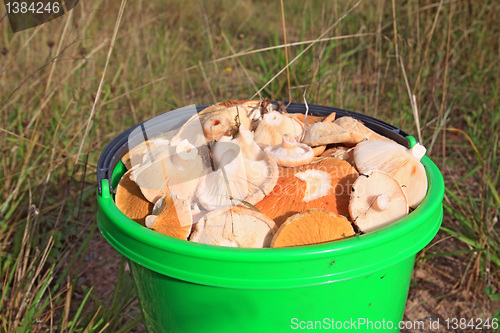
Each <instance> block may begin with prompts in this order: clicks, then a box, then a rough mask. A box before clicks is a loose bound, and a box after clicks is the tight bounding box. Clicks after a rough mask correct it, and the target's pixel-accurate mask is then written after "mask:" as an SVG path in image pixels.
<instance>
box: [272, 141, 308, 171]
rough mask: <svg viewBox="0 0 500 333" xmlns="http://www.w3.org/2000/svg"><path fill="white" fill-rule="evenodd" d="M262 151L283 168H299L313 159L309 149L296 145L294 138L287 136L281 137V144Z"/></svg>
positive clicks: (303, 145)
mask: <svg viewBox="0 0 500 333" xmlns="http://www.w3.org/2000/svg"><path fill="white" fill-rule="evenodd" d="M264 151H265V153H266V154H268V155H271V156H273V157H274V158H275V159H276V163H277V164H278V165H279V166H284V167H299V166H302V165H305V164H308V163H309V162H311V161H312V160H313V158H314V151H313V150H312V148H311V147H309V146H308V145H306V144H303V143H298V142H297V140H296V139H295V138H294V137H292V136H289V135H287V134H285V135H283V141H282V142H281V144H279V145H276V146H270V147H267V148H266V149H265V150H264Z"/></svg>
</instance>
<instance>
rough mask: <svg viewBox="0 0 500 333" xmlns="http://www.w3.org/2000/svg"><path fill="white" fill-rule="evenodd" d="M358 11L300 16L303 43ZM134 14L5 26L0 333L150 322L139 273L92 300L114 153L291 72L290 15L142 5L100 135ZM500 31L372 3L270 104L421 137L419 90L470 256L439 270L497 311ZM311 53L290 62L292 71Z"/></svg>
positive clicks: (492, 17) (482, 16) (427, 7)
mask: <svg viewBox="0 0 500 333" xmlns="http://www.w3.org/2000/svg"><path fill="white" fill-rule="evenodd" d="M353 4H354V2H352V1H351V2H348V1H338V2H337V1H310V2H309V1H306V2H304V1H298V0H293V1H291V0H290V1H286V2H285V17H286V30H287V40H288V42H289V43H294V42H307V41H313V40H314V39H316V38H317V37H318V36H320V35H321V34H322V33H323V32H324V31H325V30H326V29H328V28H329V27H331V26H332V25H334V24H335V22H336V21H337V20H338V19H339V18H340V17H341V15H342V14H343V13H344V12H345V11H346V10H347V9H348V8H349V7H351V6H352V5H353ZM393 4H395V6H396V7H395V8H394V11H393V7H392V6H393ZM119 6H120V5H119V2H116V1H115V2H112V1H102V0H95V1H80V3H79V4H78V6H77V7H76V8H75V10H74V11H73V12H72V16H71V17H70V16H69V15H66V16H64V17H62V18H59V19H57V20H55V21H53V22H51V23H49V24H45V25H43V26H41V27H39V28H35V29H30V30H27V31H24V32H20V33H16V34H12V32H11V31H10V28H9V27H8V21H7V19H6V18H5V17H4V19H3V20H2V21H1V22H0V38H1V39H0V50H1V49H3V51H2V53H0V87H1V88H0V110H1V112H0V143H1V151H2V159H1V160H0V188H1V190H2V191H1V194H0V197H1V200H0V235H1V237H0V282H1V283H2V298H1V301H0V323H1V324H0V331H5V332H23V331H26V332H27V331H54V332H55V331H57V332H100V331H102V330H106V331H112V332H117V331H119V329H121V331H123V332H126V331H129V330H130V329H132V328H133V327H134V326H135V325H136V324H137V323H138V322H139V321H140V320H141V317H140V314H139V313H138V312H137V306H136V305H135V303H134V302H133V300H134V295H133V293H130V292H129V291H130V290H131V288H130V286H131V281H130V277H129V275H127V274H126V273H124V271H123V266H122V270H120V274H119V276H118V277H117V278H118V284H117V286H116V289H115V290H114V291H113V292H112V293H111V294H110V296H109V297H108V298H106V299H103V298H102V297H101V295H97V294H96V292H95V291H94V290H93V289H92V286H90V285H86V284H81V283H79V282H78V280H79V277H81V276H83V274H84V273H82V267H83V265H84V261H83V258H84V253H85V252H86V250H87V246H88V242H89V240H90V238H91V237H95V236H94V233H95V231H96V223H95V215H96V210H97V209H96V202H95V201H96V200H95V166H96V163H97V159H98V157H99V154H100V152H101V151H102V149H103V148H104V146H105V145H106V144H107V143H108V142H109V141H110V140H111V139H112V138H113V137H115V136H116V135H117V134H119V133H120V132H121V131H123V130H124V129H126V128H128V127H130V126H131V125H133V124H135V123H137V122H139V121H142V120H145V119H148V118H150V117H152V116H154V115H157V114H159V113H161V112H164V111H168V110H171V109H174V108H177V107H181V106H184V105H188V104H192V103H195V104H198V105H200V104H206V103H211V102H215V101H220V100H225V99H245V98H250V97H251V96H252V95H253V94H254V93H255V92H256V90H257V89H256V87H257V88H261V87H262V86H264V84H266V83H267V82H268V81H269V80H270V79H271V78H272V77H273V76H274V75H275V74H276V73H277V72H279V71H280V70H281V69H282V68H284V66H286V57H285V49H284V48H275V49H272V50H264V51H259V52H254V51H255V50H259V49H262V48H266V47H269V46H278V45H282V44H283V29H282V25H281V12H280V5H279V2H265V1H255V2H246V1H239V2H235V1H229V0H220V1H217V2H205V3H202V2H195V1H188V2H184V1H180V0H177V1H128V2H127V3H126V7H125V10H124V14H123V18H122V22H121V25H120V27H119V29H118V33H117V36H116V42H115V44H114V46H113V52H112V55H111V58H110V61H109V65H108V68H107V71H106V73H105V78H104V81H103V82H104V84H103V90H102V94H101V96H100V100H99V102H98V104H97V108H96V112H95V115H94V116H93V119H91V120H92V122H91V126H90V128H89V131H88V132H87V134H85V133H86V132H85V129H86V125H87V121H88V120H89V117H90V115H91V113H90V110H91V109H92V105H93V100H94V97H95V94H96V92H97V90H98V85H99V82H100V80H101V77H102V75H103V70H104V67H105V63H106V57H107V51H108V48H109V43H110V41H111V39H112V36H113V28H114V25H115V21H116V19H117V16H118V12H119ZM2 16H3V15H2ZM499 18H500V6H499V5H498V4H497V3H496V2H495V1H457V2H448V1H441V2H439V1H437V2H431V1H416V0H410V1H406V2H401V1H394V2H391V1H385V2H373V1H372V2H369V1H365V2H363V3H361V5H360V6H359V7H357V8H356V9H355V10H353V12H351V13H350V14H349V15H348V16H347V17H346V18H345V19H343V20H342V21H341V22H340V23H339V24H338V25H337V26H336V27H334V28H333V29H332V31H331V32H330V33H328V34H327V35H326V36H325V37H327V38H330V37H339V36H350V37H348V38H347V37H346V38H343V39H335V40H325V41H321V42H317V43H316V44H315V45H314V46H313V47H312V48H310V49H309V50H308V51H307V52H306V53H304V55H303V56H302V57H301V58H300V59H298V60H297V61H296V62H295V63H294V64H292V65H291V66H290V87H289V84H288V82H287V76H286V71H285V72H284V73H283V74H282V75H280V76H279V77H277V78H276V79H275V80H274V81H272V82H271V83H270V84H269V85H268V86H267V87H266V88H265V89H264V90H263V91H262V93H261V95H262V97H263V98H273V99H288V96H289V88H290V92H291V96H292V100H293V101H295V102H302V95H303V92H304V86H308V90H307V100H308V103H315V104H325V105H332V106H336V107H341V108H345V109H349V110H355V111H358V112H363V113H366V114H368V115H372V116H376V117H378V118H380V119H382V120H385V121H388V122H390V123H392V124H394V125H396V126H399V127H401V128H403V129H404V130H405V131H407V132H409V133H412V134H414V135H415V136H418V131H417V126H416V121H415V113H414V111H415V112H416V111H417V110H413V109H412V104H411V102H410V97H409V95H408V88H409V90H410V91H411V94H414V95H415V100H416V106H417V107H418V114H417V117H418V120H419V123H420V128H421V137H422V141H423V144H424V145H425V146H426V147H427V148H428V149H429V154H430V156H431V158H432V159H433V160H434V161H436V162H437V164H438V165H439V167H440V168H441V170H442V172H443V174H444V176H445V180H446V186H447V190H446V198H445V203H444V207H445V213H446V217H445V221H444V225H443V228H442V231H441V234H442V235H451V236H452V237H454V238H455V239H457V240H458V241H459V243H458V244H459V247H458V248H452V249H445V248H443V249H442V250H440V249H439V247H435V248H431V249H430V250H429V251H427V252H426V253H425V255H424V256H423V258H426V259H425V260H433V257H452V256H459V258H463V260H464V261H465V262H467V266H466V267H467V269H466V270H465V272H462V273H461V274H462V276H460V277H459V278H460V280H461V281H462V282H461V284H460V286H459V288H462V289H464V290H466V289H467V290H471V291H473V292H475V293H484V290H485V288H490V287H491V288H494V289H487V290H488V293H489V294H488V295H490V296H491V295H495V292H493V291H492V290H499V289H500V285H499V274H500V272H499V267H500V258H499V255H498V253H499V251H498V250H499V247H500V235H499V232H498V230H499V229H498V215H499V207H500V200H499V191H500V190H499V189H500V183H499V177H500V168H499V167H498V165H499V164H500V158H499V155H500V147H499V138H498V135H499V134H498V133H500V103H499V99H500V97H499V94H500V93H499V91H500V70H499V68H500V54H499V52H498V50H499V48H500V45H499V39H498V36H499V35H500V28H499V27H498V24H497V22H498V19H499ZM68 19H70V21H68V25H67V29H66V30H65V29H64V27H65V24H66V22H67V20H68ZM308 45H309V44H308V43H304V44H301V45H296V46H290V47H288V52H289V60H290V61H291V60H292V59H294V58H295V57H296V56H297V55H299V54H300V53H301V52H302V51H303V50H305V49H306V48H307V47H308ZM250 51H252V52H250ZM234 54H236V55H237V56H233V55H234ZM231 56H233V57H231ZM224 57H229V58H227V59H225V60H221V58H224ZM405 76H406V79H407V80H408V86H407V85H406V81H405ZM81 145H82V148H83V150H82V151H81V154H80V155H78V152H79V148H80V146H81ZM436 251H437V252H436ZM492 298H494V297H492ZM492 302H493V300H492ZM123 313H126V314H128V315H126V316H123ZM122 318H124V319H122Z"/></svg>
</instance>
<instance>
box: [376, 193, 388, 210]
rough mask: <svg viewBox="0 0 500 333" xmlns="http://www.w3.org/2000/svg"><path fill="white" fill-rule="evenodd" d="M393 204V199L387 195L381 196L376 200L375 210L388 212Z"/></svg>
mask: <svg viewBox="0 0 500 333" xmlns="http://www.w3.org/2000/svg"><path fill="white" fill-rule="evenodd" d="M390 203H391V198H389V196H388V195H387V194H380V195H378V196H377V198H376V199H375V202H374V203H373V206H374V208H376V209H377V210H380V211H382V210H386V209H387V208H389V205H390Z"/></svg>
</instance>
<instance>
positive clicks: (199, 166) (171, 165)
mask: <svg viewBox="0 0 500 333" xmlns="http://www.w3.org/2000/svg"><path fill="white" fill-rule="evenodd" d="M172 149H174V152H173V153H172V150H169V151H165V152H162V153H161V154H158V155H156V156H155V158H154V159H149V160H147V161H146V162H145V163H144V164H143V165H141V166H140V167H139V168H137V169H136V170H134V171H133V172H132V178H133V180H134V181H135V182H136V183H137V185H138V186H139V187H140V189H141V192H142V193H143V194H144V197H146V199H147V200H148V201H150V202H156V201H157V200H158V199H159V198H161V197H163V196H165V195H167V194H168V193H176V194H177V195H178V196H179V197H181V198H183V199H188V201H191V200H192V199H193V194H194V192H195V189H196V187H197V186H198V182H199V178H200V177H201V175H202V174H203V173H204V171H205V165H204V163H203V160H202V158H201V156H200V155H199V154H198V150H197V149H196V147H194V146H193V145H191V144H190V143H189V142H188V141H187V140H182V141H181V142H179V144H178V145H177V146H175V147H174V148H172Z"/></svg>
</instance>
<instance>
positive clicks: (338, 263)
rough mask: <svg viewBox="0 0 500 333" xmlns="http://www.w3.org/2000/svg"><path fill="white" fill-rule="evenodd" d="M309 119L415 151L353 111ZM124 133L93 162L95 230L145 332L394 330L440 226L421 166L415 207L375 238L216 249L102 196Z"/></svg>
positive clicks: (432, 183) (437, 178) (431, 167)
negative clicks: (132, 215)
mask: <svg viewBox="0 0 500 333" xmlns="http://www.w3.org/2000/svg"><path fill="white" fill-rule="evenodd" d="M201 108H202V107H200V109H201ZM288 110H289V112H304V111H305V106H304V105H303V104H294V103H292V104H291V105H290V106H289V108H288ZM309 112H310V114H316V115H326V114H329V113H331V112H337V115H338V116H344V115H349V116H351V117H354V118H358V119H361V120H362V121H363V122H364V123H365V124H366V125H367V126H368V127H370V128H372V129H374V130H375V131H377V132H379V133H381V134H383V135H385V136H388V137H390V138H392V139H394V140H396V141H397V142H399V143H401V144H404V145H406V146H407V147H410V146H413V145H414V144H415V139H413V137H410V136H408V135H407V134H406V133H405V132H403V131H401V130H399V129H397V128H395V127H394V126H392V125H389V124H387V123H384V122H381V121H379V120H377V119H374V118H371V117H367V116H364V115H361V114H358V113H355V112H350V111H344V110H340V109H336V108H330V107H324V106H317V105H309ZM136 126H140V124H138V125H136ZM134 128H136V127H134ZM131 130H133V128H131V129H129V130H127V131H125V132H124V133H122V134H121V135H120V136H119V137H117V138H115V139H114V140H113V141H112V142H111V143H110V144H109V145H108V146H107V147H106V148H105V150H104V151H103V153H102V154H101V158H100V160H99V164H98V170H97V174H98V195H97V200H98V206H99V211H98V217H97V223H98V226H99V229H100V231H101V233H102V234H103V236H104V237H105V238H106V239H107V241H108V242H109V243H110V244H111V245H112V246H113V247H114V248H115V249H116V250H117V251H119V252H120V253H121V254H123V255H124V256H125V257H127V258H128V259H129V263H130V268H131V272H132V276H133V279H134V281H135V285H136V289H137V295H138V299H139V303H140V306H141V309H142V313H143V315H144V321H145V325H146V327H147V329H148V331H149V332H182V333H191V332H193V333H210V332H214V333H224V332H228V333H229V332H231V333H234V332H241V333H244V332H249V333H250V332H251V333H257V332H296V331H301V330H308V331H309V330H339V331H342V330H345V331H360V332H373V331H378V330H380V331H394V332H397V331H399V330H400V328H399V325H400V321H401V320H402V318H403V313H404V309H405V303H406V298H407V295H408V289H409V285H410V280H411V275H412V271H413V264H414V260H415V256H416V254H417V252H418V251H420V250H421V249H422V248H424V247H425V246H426V245H427V244H428V243H429V242H430V241H431V240H432V239H433V238H434V236H435V235H436V233H437V231H438V229H439V227H440V225H441V221H442V217H443V208H442V200H443V195H444V181H443V178H442V175H441V173H440V171H439V169H438V168H437V167H436V165H435V164H434V163H433V162H432V161H431V160H430V159H429V158H428V157H426V156H424V158H423V159H422V163H423V165H424V166H425V169H426V172H427V176H428V181H429V186H428V193H427V196H426V197H425V199H424V201H423V202H422V204H421V205H420V206H419V207H418V208H417V209H416V210H415V211H413V212H412V213H411V214H409V215H408V216H406V217H405V218H403V219H401V220H400V221H398V222H396V223H393V224H391V225H389V226H387V227H384V228H383V229H380V230H377V231H374V232H371V233H368V234H364V235H361V236H356V237H352V238H349V239H346V240H340V241H335V242H330V243H324V244H319V245H310V246H302V247H295V248H279V249H241V248H226V247H216V246H211V245H204V244H198V243H192V242H187V241H182V240H179V239H175V238H171V237H168V236H164V235H162V234H159V233H156V232H154V231H152V230H149V229H147V228H145V227H143V226H141V225H139V224H137V223H135V222H134V221H132V220H130V219H128V218H127V217H126V216H125V215H124V214H122V213H121V212H120V211H119V210H118V208H117V207H116V205H115V204H114V201H113V194H112V193H113V189H114V188H115V187H116V185H117V183H118V181H119V179H120V177H121V175H122V174H123V173H124V172H125V167H124V166H123V164H122V163H121V162H119V160H120V158H121V156H123V154H124V153H125V151H126V150H127V140H126V137H127V136H128V135H129V133H130V132H131Z"/></svg>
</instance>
